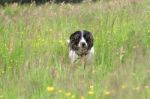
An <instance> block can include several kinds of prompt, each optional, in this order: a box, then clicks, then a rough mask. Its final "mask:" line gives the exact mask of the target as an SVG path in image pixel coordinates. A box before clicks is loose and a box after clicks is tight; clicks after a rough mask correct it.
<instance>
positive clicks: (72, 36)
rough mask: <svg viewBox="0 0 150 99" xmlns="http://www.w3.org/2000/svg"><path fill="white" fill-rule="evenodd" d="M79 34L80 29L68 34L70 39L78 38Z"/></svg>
mask: <svg viewBox="0 0 150 99" xmlns="http://www.w3.org/2000/svg"><path fill="white" fill-rule="evenodd" d="M79 34H80V31H76V32H74V33H72V34H71V35H70V40H71V41H72V40H76V39H78V38H79V36H80V35H79Z"/></svg>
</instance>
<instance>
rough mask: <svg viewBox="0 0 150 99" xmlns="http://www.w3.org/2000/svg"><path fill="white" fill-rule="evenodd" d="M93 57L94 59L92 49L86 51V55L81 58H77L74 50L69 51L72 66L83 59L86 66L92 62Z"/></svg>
mask: <svg viewBox="0 0 150 99" xmlns="http://www.w3.org/2000/svg"><path fill="white" fill-rule="evenodd" d="M93 57H94V47H92V48H91V49H90V50H89V51H88V54H87V55H85V56H83V57H81V56H78V55H77V54H76V52H75V51H74V50H70V51H69V59H70V61H71V63H72V64H74V63H75V62H76V61H77V60H78V59H81V60H82V58H84V61H85V62H86V64H89V63H91V62H93Z"/></svg>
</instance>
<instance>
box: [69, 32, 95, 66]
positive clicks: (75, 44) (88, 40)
mask: <svg viewBox="0 0 150 99" xmlns="http://www.w3.org/2000/svg"><path fill="white" fill-rule="evenodd" d="M93 43H94V39H93V36H92V34H91V33H90V32H89V31H86V30H83V31H76V32H74V33H73V34H71V36H70V39H69V41H68V47H69V58H70V61H71V63H72V64H74V63H75V62H76V61H77V60H78V59H81V60H84V62H85V63H86V64H87V63H91V62H92V60H93V55H94V47H93Z"/></svg>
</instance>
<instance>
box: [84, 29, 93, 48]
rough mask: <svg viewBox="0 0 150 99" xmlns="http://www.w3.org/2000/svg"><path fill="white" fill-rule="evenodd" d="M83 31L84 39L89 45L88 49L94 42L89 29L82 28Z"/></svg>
mask: <svg viewBox="0 0 150 99" xmlns="http://www.w3.org/2000/svg"><path fill="white" fill-rule="evenodd" d="M84 32H85V35H84V37H85V39H86V41H87V43H88V45H89V46H88V49H91V48H92V47H93V43H94V38H93V35H92V33H91V32H89V31H86V30H84Z"/></svg>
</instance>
